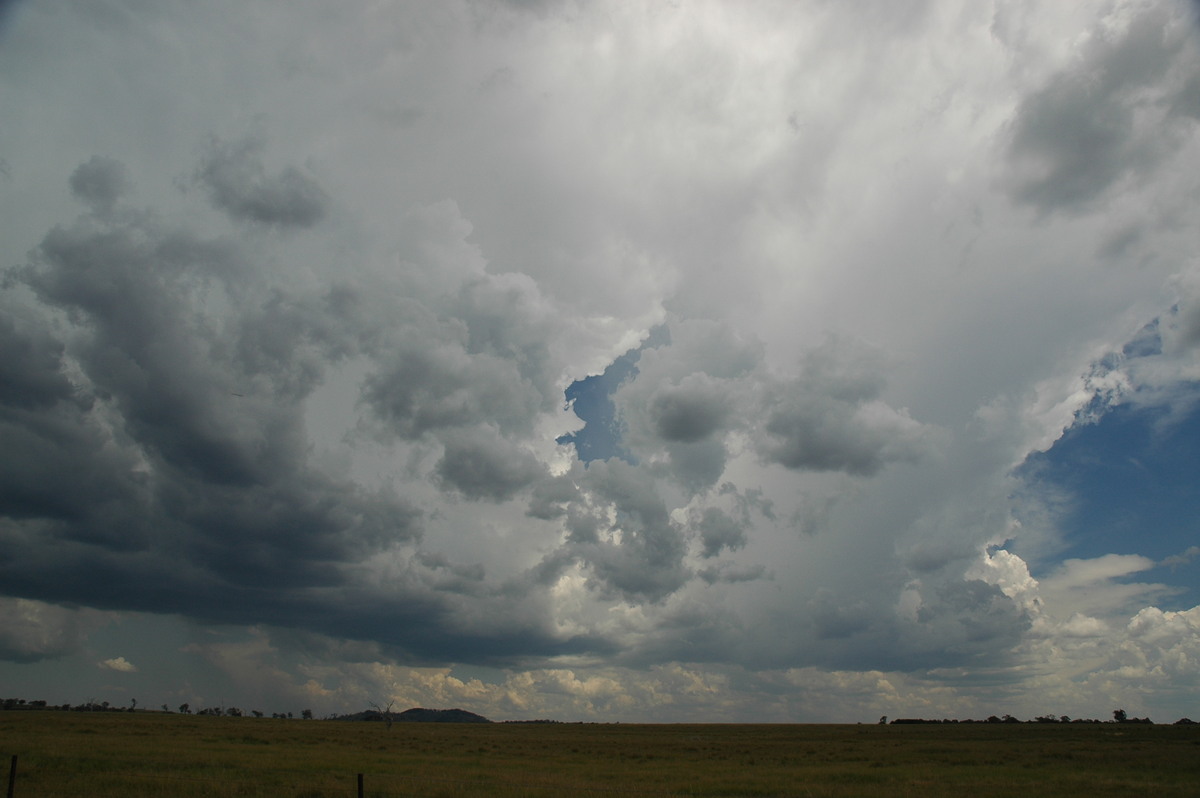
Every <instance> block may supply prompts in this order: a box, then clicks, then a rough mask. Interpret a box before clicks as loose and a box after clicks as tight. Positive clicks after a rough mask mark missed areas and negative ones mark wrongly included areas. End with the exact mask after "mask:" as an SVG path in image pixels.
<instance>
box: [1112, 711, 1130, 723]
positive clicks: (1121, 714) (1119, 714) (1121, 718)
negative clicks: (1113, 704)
mask: <svg viewBox="0 0 1200 798" xmlns="http://www.w3.org/2000/svg"><path fill="white" fill-rule="evenodd" d="M1113 720H1115V721H1116V722H1117V723H1124V722H1125V721H1127V720H1129V716H1128V715H1126V714H1125V710H1123V709H1114V710H1113Z"/></svg>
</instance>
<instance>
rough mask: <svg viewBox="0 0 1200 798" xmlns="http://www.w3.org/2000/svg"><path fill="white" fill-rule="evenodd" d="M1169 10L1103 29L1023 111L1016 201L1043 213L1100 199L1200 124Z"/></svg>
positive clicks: (1184, 44) (1017, 124) (1190, 56)
mask: <svg viewBox="0 0 1200 798" xmlns="http://www.w3.org/2000/svg"><path fill="white" fill-rule="evenodd" d="M1172 12H1173V9H1172V8H1171V6H1170V4H1165V3H1164V4H1159V5H1150V6H1147V7H1145V8H1144V9H1142V10H1141V12H1140V14H1139V15H1138V16H1137V17H1135V18H1134V19H1133V20H1132V21H1131V22H1130V23H1129V25H1128V28H1127V29H1126V30H1124V31H1123V32H1121V33H1120V34H1119V35H1113V34H1111V33H1108V32H1107V31H1105V30H1102V29H1096V30H1094V31H1093V32H1092V36H1091V38H1090V40H1089V42H1088V43H1087V45H1086V46H1085V47H1084V48H1083V52H1082V55H1081V57H1080V58H1079V59H1078V60H1077V61H1076V63H1074V64H1072V65H1071V66H1070V67H1069V68H1067V69H1064V70H1062V71H1060V72H1058V73H1057V74H1055V75H1053V76H1051V78H1050V79H1049V80H1048V81H1047V82H1046V83H1045V85H1044V86H1042V87H1041V89H1040V90H1038V91H1036V92H1034V93H1033V94H1030V95H1029V96H1027V97H1026V98H1025V99H1024V100H1023V101H1022V102H1021V104H1020V106H1019V107H1018V109H1017V115H1016V118H1015V120H1014V123H1013V135H1012V140H1011V144H1010V151H1009V155H1010V158H1011V159H1012V162H1013V165H1014V167H1015V168H1016V175H1017V176H1016V178H1015V182H1014V183H1013V186H1012V189H1013V194H1014V196H1015V197H1016V198H1017V199H1019V200H1021V201H1023V202H1027V203H1029V204H1031V205H1033V206H1034V207H1037V208H1039V209H1041V210H1044V211H1046V210H1053V209H1055V208H1069V207H1074V206H1079V205H1082V204H1085V203H1088V202H1090V201H1092V200H1095V199H1097V198H1098V197H1100V196H1101V195H1102V194H1104V192H1105V191H1107V190H1108V189H1109V188H1110V187H1111V186H1113V185H1114V184H1115V183H1117V182H1118V181H1120V180H1121V179H1123V178H1125V177H1127V176H1130V175H1137V174H1138V173H1140V172H1142V171H1144V170H1146V169H1148V168H1150V167H1152V166H1154V165H1156V164H1157V163H1158V162H1159V161H1160V160H1161V158H1162V157H1163V156H1164V155H1165V154H1166V153H1167V152H1168V151H1169V150H1170V149H1172V148H1173V147H1174V146H1175V142H1176V141H1178V139H1179V136H1178V130H1179V123H1180V122H1184V123H1185V124H1187V122H1185V120H1184V119H1181V117H1185V118H1186V117H1189V116H1190V117H1192V118H1193V119H1194V118H1195V117H1196V107H1197V106H1196V97H1197V94H1196V92H1197V87H1196V83H1195V70H1196V67H1197V61H1196V58H1195V47H1194V44H1192V43H1191V42H1189V40H1188V37H1184V36H1180V35H1179V33H1178V30H1177V29H1176V28H1177V27H1178V26H1175V25H1174V24H1173V23H1174V22H1175V20H1174V18H1173V16H1174V15H1173V13H1172Z"/></svg>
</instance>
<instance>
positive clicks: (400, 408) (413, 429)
mask: <svg viewBox="0 0 1200 798" xmlns="http://www.w3.org/2000/svg"><path fill="white" fill-rule="evenodd" d="M363 401H364V402H365V403H366V404H367V406H368V407H370V409H371V410H372V411H373V412H374V413H375V415H376V416H377V417H378V418H379V419H380V420H381V421H382V422H383V423H384V424H385V426H386V428H387V429H388V430H389V431H391V432H393V433H394V434H396V435H398V436H400V437H401V438H408V439H414V438H419V437H421V436H422V435H424V434H425V433H427V432H431V431H436V430H447V429H453V428H462V427H470V426H474V425H476V424H481V423H485V422H489V421H490V422H492V423H494V424H496V425H497V426H498V427H499V429H500V430H501V431H502V432H505V433H507V432H518V431H526V430H528V429H529V427H530V424H531V423H532V420H533V417H534V415H535V413H536V411H537V409H538V408H539V407H540V406H541V404H542V396H541V394H540V393H539V392H538V391H537V389H536V388H535V387H534V386H533V385H531V384H529V383H528V382H524V381H522V380H521V379H520V375H519V371H518V369H517V368H516V366H515V365H514V364H513V363H511V362H509V361H506V360H502V359H500V358H496V357H493V356H491V355H486V354H477V355H472V354H469V353H467V351H466V350H465V348H464V347H463V345H462V343H461V342H460V341H456V340H441V341H439V340H437V339H435V338H432V337H431V336H430V337H426V338H424V339H422V338H419V337H418V338H411V339H407V340H405V341H402V342H399V343H398V345H397V347H396V348H395V350H394V351H392V352H391V353H390V354H389V357H388V360H387V361H386V362H385V363H384V364H383V365H382V367H381V368H380V369H379V370H378V371H377V372H376V373H374V374H372V375H371V376H370V377H369V378H368V379H367V381H366V382H365V383H364V385H363Z"/></svg>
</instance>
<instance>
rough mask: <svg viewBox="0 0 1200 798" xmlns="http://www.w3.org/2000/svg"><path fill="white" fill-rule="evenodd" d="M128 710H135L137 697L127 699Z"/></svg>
mask: <svg viewBox="0 0 1200 798" xmlns="http://www.w3.org/2000/svg"><path fill="white" fill-rule="evenodd" d="M129 711H130V712H136V711H137V699H136V698H131V699H129Z"/></svg>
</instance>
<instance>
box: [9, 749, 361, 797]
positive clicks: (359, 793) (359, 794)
mask: <svg viewBox="0 0 1200 798" xmlns="http://www.w3.org/2000/svg"><path fill="white" fill-rule="evenodd" d="M13 759H16V757H13ZM10 798H11V796H10ZM358 798H363V783H362V774H361V773H359V774H358Z"/></svg>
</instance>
